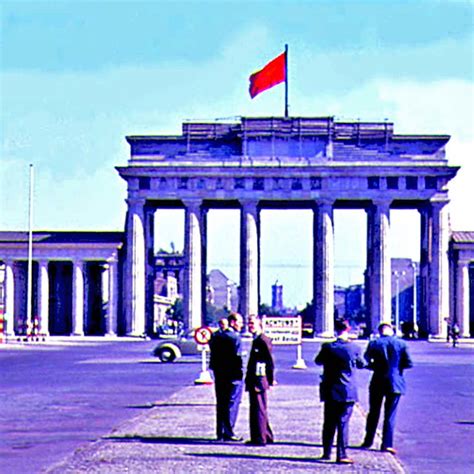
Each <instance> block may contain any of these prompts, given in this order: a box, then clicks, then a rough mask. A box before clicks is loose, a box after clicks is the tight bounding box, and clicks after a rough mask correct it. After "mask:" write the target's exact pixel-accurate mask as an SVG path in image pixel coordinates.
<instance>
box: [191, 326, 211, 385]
mask: <svg viewBox="0 0 474 474" xmlns="http://www.w3.org/2000/svg"><path fill="white" fill-rule="evenodd" d="M211 337H212V330H211V328H209V327H207V326H202V327H200V328H198V329H196V330H195V331H194V340H195V341H196V343H197V344H198V349H199V350H200V351H201V373H200V374H199V377H198V378H197V379H196V380H195V381H194V383H195V384H196V385H210V384H212V383H213V382H212V377H211V374H210V373H209V370H207V353H208V352H209V341H210V340H211Z"/></svg>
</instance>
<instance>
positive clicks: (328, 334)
mask: <svg viewBox="0 0 474 474" xmlns="http://www.w3.org/2000/svg"><path fill="white" fill-rule="evenodd" d="M316 336H317V337H324V338H326V339H334V337H335V336H334V332H333V331H323V332H318V333H317V334H316Z"/></svg>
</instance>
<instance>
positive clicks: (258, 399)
mask: <svg viewBox="0 0 474 474" xmlns="http://www.w3.org/2000/svg"><path fill="white" fill-rule="evenodd" d="M242 327H243V320H242V316H241V315H240V314H231V315H230V316H229V318H228V324H227V322H226V321H225V320H221V322H220V329H219V330H218V331H217V332H216V333H214V334H213V336H212V338H211V341H210V343H209V344H210V349H211V359H210V368H211V370H213V372H214V379H215V391H216V428H217V439H218V440H220V441H231V442H238V441H242V438H240V437H239V436H237V435H236V433H235V431H234V427H235V423H236V420H237V414H238V410H239V405H240V401H241V398H242V391H243V386H244V385H245V389H246V391H248V393H249V401H250V417H249V419H250V440H249V441H247V444H251V445H257V446H265V445H266V444H268V443H273V432H272V429H271V427H270V424H269V421H268V409H267V390H268V389H269V388H270V387H271V386H272V385H273V384H274V361H273V356H272V343H271V340H270V339H269V338H268V337H266V336H265V335H264V334H263V331H262V323H261V320H260V319H259V318H258V317H257V316H250V317H249V321H248V328H249V331H250V332H251V333H252V334H253V342H252V346H251V349H250V354H249V359H248V364H247V370H246V374H245V378H244V373H243V357H242V342H241V336H240V333H241V330H242ZM349 330H350V326H349V324H348V323H347V321H343V320H337V321H335V333H336V340H335V341H332V342H326V343H324V344H323V345H322V346H321V350H320V352H319V353H318V355H317V356H316V358H315V362H316V364H318V365H321V366H323V369H324V370H323V374H322V377H321V384H320V395H321V401H323V402H324V422H323V436H322V437H323V455H322V456H321V459H322V460H329V459H330V457H331V449H332V445H333V440H334V436H335V434H336V431H337V442H336V446H337V449H336V451H337V453H336V462H338V463H340V464H352V463H353V461H352V459H350V458H349V457H348V456H347V453H346V448H347V445H348V428H349V420H350V417H351V414H352V410H353V407H354V404H355V403H356V402H357V400H358V393H357V383H356V379H355V372H356V370H357V369H362V368H368V369H370V370H372V371H373V376H372V379H371V382H370V386H369V405H370V409H369V413H368V416H367V423H366V433H365V439H364V442H363V443H362V445H361V446H360V447H361V448H363V449H368V448H370V447H371V446H372V444H373V442H374V438H375V432H376V429H377V424H378V421H379V418H380V412H381V409H382V405H384V422H383V432H382V445H381V450H382V451H386V452H389V453H391V454H396V451H395V449H394V447H393V433H394V427H395V416H396V412H397V407H398V403H399V400H400V396H401V395H403V394H404V393H405V380H404V377H403V372H404V370H405V369H408V368H411V367H412V361H411V359H410V356H409V353H408V349H407V346H406V344H405V342H404V341H402V340H401V339H399V338H397V337H395V336H394V334H393V329H392V327H391V325H390V324H388V323H382V324H380V326H379V337H378V338H375V339H373V340H372V341H370V342H369V344H368V346H367V349H366V351H365V353H364V356H363V357H362V355H361V353H360V350H359V348H358V346H357V344H355V343H354V342H352V341H351V340H350V338H349Z"/></svg>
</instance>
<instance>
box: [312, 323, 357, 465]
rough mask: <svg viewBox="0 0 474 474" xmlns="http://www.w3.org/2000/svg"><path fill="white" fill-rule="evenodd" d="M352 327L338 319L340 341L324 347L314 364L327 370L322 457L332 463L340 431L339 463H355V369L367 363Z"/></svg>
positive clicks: (323, 385) (322, 391)
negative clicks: (351, 441) (351, 444)
mask: <svg viewBox="0 0 474 474" xmlns="http://www.w3.org/2000/svg"><path fill="white" fill-rule="evenodd" d="M349 329H350V326H349V324H348V322H347V321H344V320H336V321H335V322H334V330H335V333H336V336H337V339H336V340H335V341H334V342H326V343H324V344H323V345H322V346H321V350H320V352H319V354H318V355H317V356H316V359H315V362H316V364H318V365H322V366H323V367H324V372H323V375H322V378H321V384H320V395H321V401H323V402H324V423H323V455H322V456H321V458H320V459H322V460H329V459H330V457H331V447H332V442H333V440H334V435H335V433H336V429H337V457H336V462H337V463H339V464H353V461H352V459H350V458H349V457H348V456H347V455H346V447H347V444H348V438H349V419H350V417H351V414H352V409H353V407H354V403H355V402H356V401H357V384H356V380H355V369H356V368H359V369H361V368H363V367H364V365H365V364H364V361H363V360H362V357H361V356H360V355H359V348H358V347H357V345H356V344H354V343H353V342H351V341H350V340H349Z"/></svg>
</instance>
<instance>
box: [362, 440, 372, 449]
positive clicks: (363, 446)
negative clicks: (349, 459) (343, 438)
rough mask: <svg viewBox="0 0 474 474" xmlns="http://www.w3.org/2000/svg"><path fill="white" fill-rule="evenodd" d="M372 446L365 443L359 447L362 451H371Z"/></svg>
mask: <svg viewBox="0 0 474 474" xmlns="http://www.w3.org/2000/svg"><path fill="white" fill-rule="evenodd" d="M371 446H372V443H370V444H369V443H366V442H365V441H364V442H363V443H362V444H361V445H360V446H359V448H360V449H370V448H371Z"/></svg>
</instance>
